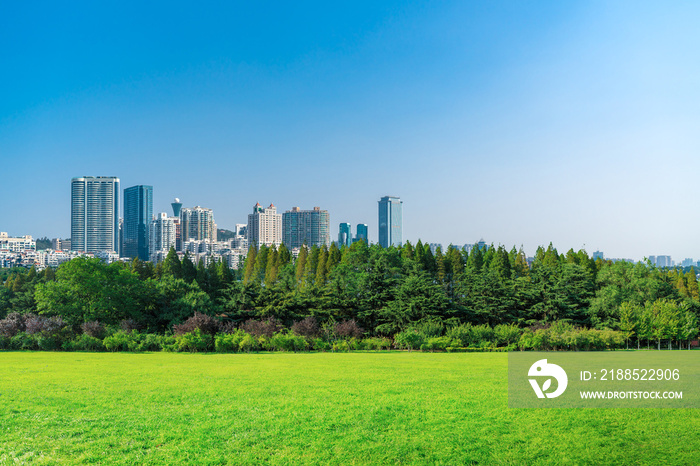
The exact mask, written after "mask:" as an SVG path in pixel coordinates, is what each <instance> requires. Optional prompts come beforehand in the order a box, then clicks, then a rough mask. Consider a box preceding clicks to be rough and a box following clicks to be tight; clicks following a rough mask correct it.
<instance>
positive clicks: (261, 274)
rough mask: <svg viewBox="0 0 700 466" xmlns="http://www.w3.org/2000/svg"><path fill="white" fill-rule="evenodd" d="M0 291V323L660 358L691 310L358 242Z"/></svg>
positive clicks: (602, 266)
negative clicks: (589, 335) (304, 329)
mask: <svg viewBox="0 0 700 466" xmlns="http://www.w3.org/2000/svg"><path fill="white" fill-rule="evenodd" d="M0 283H2V285H3V286H1V287H0V319H1V318H4V317H5V316H7V315H8V314H10V313H12V312H18V313H20V314H28V313H36V314H39V315H43V316H46V317H53V316H60V317H62V318H63V319H64V321H65V322H66V323H68V324H69V325H72V326H73V327H74V328H78V327H79V326H80V325H81V324H84V323H86V322H91V321H100V322H102V323H104V324H105V325H117V324H118V323H119V322H121V321H124V320H129V321H133V322H138V324H139V325H140V326H141V327H142V328H144V329H148V330H149V331H152V332H161V333H162V332H166V331H170V330H172V328H173V326H174V325H178V324H181V323H183V322H184V321H185V320H186V319H188V318H189V317H192V316H193V315H194V314H195V313H200V314H202V315H209V316H216V318H217V319H220V320H221V321H222V322H230V323H231V324H232V325H239V324H241V323H243V322H245V321H247V320H250V319H269V318H274V319H277V321H279V322H281V323H282V324H283V325H285V326H286V327H287V328H291V327H292V325H293V324H294V323H295V322H301V321H303V320H304V319H307V318H313V319H315V321H316V322H318V323H319V325H324V324H326V323H329V322H343V321H350V320H352V321H353V322H356V323H357V325H358V326H359V327H360V328H362V329H364V331H365V332H366V333H367V334H369V335H378V336H392V335H395V334H397V333H399V332H402V331H405V330H406V329H409V328H412V327H415V326H416V325H421V324H424V323H430V322H433V323H434V322H438V323H440V325H443V326H444V325H451V326H458V325H463V324H469V325H474V326H480V325H483V326H486V327H488V328H501V329H507V328H510V327H504V326H508V325H514V326H516V327H519V328H526V327H528V328H547V327H548V326H551V325H552V324H553V323H563V324H566V325H572V326H574V327H577V328H590V329H597V330H606V329H612V330H619V331H622V332H623V333H624V334H625V335H627V337H628V338H629V339H632V340H635V341H640V340H641V341H645V342H648V341H654V340H656V341H657V344H659V341H660V340H661V339H663V338H661V336H662V335H666V337H664V338H671V337H668V335H671V334H673V335H674V337H673V338H677V339H678V340H679V341H680V339H681V338H684V335H691V334H692V333H693V332H692V328H694V327H693V325H695V326H697V316H698V312H699V310H700V302H699V299H700V292H699V290H698V283H697V280H696V275H695V271H694V270H687V271H683V270H680V269H670V270H667V269H659V268H656V267H654V266H651V265H650V264H648V263H637V264H632V263H627V262H610V261H602V260H600V259H599V260H597V261H593V260H592V259H591V258H590V257H589V256H588V254H586V252H585V251H573V250H569V251H568V252H567V253H566V254H560V253H559V252H558V251H557V250H556V249H555V248H554V246H553V245H552V244H550V245H549V246H548V247H546V248H545V247H540V248H538V249H537V252H536V254H535V257H534V260H533V261H532V263H531V264H528V261H527V259H526V257H525V254H524V253H523V251H522V249H516V248H515V247H513V248H511V249H510V250H508V249H506V248H505V247H503V246H493V245H491V246H490V247H482V248H479V247H474V249H472V250H471V251H465V250H460V249H457V248H455V247H453V246H450V247H448V248H447V249H446V250H444V251H443V250H441V249H437V250H436V251H435V253H433V251H431V249H430V248H429V246H428V245H427V244H423V243H422V242H421V241H418V243H417V244H415V245H413V244H411V243H409V242H406V244H405V245H403V246H401V247H394V246H392V247H389V248H382V247H380V246H378V245H371V246H369V245H367V244H366V243H365V242H364V241H359V242H356V243H354V244H353V245H352V246H350V247H346V246H343V247H341V248H338V247H337V246H336V245H333V246H331V247H330V248H326V247H321V248H319V247H316V246H313V247H306V246H304V247H302V248H301V250H300V251H299V252H298V255H297V256H296V257H294V256H293V255H292V252H291V251H290V250H289V249H287V248H286V247H285V246H284V245H281V246H280V247H279V248H276V247H270V248H268V247H265V246H263V247H261V248H259V249H256V248H254V247H251V248H250V250H249V252H248V256H247V259H246V260H245V262H244V263H243V264H242V265H241V268H240V270H229V268H228V267H227V266H226V265H225V264H224V263H218V262H211V263H209V264H207V265H205V264H204V262H202V261H199V262H198V263H197V264H195V263H194V262H193V261H192V260H191V258H190V257H189V255H185V256H184V258H183V259H182V260H181V259H180V258H178V256H177V254H176V253H175V251H172V250H171V251H170V253H169V254H168V255H167V257H166V258H165V260H164V261H163V262H162V263H160V264H158V265H157V266H155V267H154V266H153V265H152V264H150V263H147V262H141V261H139V260H138V259H136V260H134V261H133V262H130V263H121V262H118V263H114V264H111V265H105V264H104V263H102V262H101V261H100V260H98V259H88V258H78V259H74V260H72V261H69V262H66V263H64V264H62V265H61V266H60V267H59V268H58V269H57V270H53V269H50V268H48V269H45V270H44V271H42V272H40V273H37V271H36V270H35V269H31V270H26V269H3V270H1V271H0ZM662 315H663V316H664V317H663V318H662V317H659V316H662ZM693 319H695V320H693ZM684 326H685V327H684ZM486 327H484V328H486ZM475 328H476V327H475ZM479 328H481V327H479ZM659 328H664V329H665V330H659ZM654 332H656V333H654ZM684 332H685V333H684Z"/></svg>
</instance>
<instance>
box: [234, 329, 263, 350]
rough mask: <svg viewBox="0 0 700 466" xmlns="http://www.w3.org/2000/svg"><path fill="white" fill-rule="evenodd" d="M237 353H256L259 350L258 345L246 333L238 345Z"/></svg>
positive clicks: (256, 341)
mask: <svg viewBox="0 0 700 466" xmlns="http://www.w3.org/2000/svg"><path fill="white" fill-rule="evenodd" d="M238 349H239V351H242V352H244V353H250V352H251V351H258V350H259V349H260V343H259V342H258V340H257V339H256V338H255V337H254V336H253V335H249V334H247V333H246V335H245V336H244V337H243V339H242V340H241V342H240V343H239V345H238Z"/></svg>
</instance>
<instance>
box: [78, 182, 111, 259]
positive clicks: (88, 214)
mask: <svg viewBox="0 0 700 466" xmlns="http://www.w3.org/2000/svg"><path fill="white" fill-rule="evenodd" d="M71 248H72V249H73V250H75V251H84V252H91V253H96V252H99V251H114V252H116V253H119V178H117V177H114V176H83V177H79V178H73V179H72V180H71Z"/></svg>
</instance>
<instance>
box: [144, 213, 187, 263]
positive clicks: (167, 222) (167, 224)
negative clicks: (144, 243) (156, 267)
mask: <svg viewBox="0 0 700 466" xmlns="http://www.w3.org/2000/svg"><path fill="white" fill-rule="evenodd" d="M179 224H180V219H179V218H177V217H168V214H166V213H165V212H161V213H160V214H158V215H157V216H156V217H155V218H154V219H153V221H151V224H150V228H149V252H150V256H149V259H150V260H151V262H158V259H157V258H158V257H164V256H165V255H167V253H168V251H169V250H170V248H174V247H175V245H176V240H177V225H179Z"/></svg>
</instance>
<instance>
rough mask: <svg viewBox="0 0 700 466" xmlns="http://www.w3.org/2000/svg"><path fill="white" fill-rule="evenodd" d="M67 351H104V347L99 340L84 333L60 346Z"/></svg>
mask: <svg viewBox="0 0 700 466" xmlns="http://www.w3.org/2000/svg"><path fill="white" fill-rule="evenodd" d="M62 347H63V349H64V350H67V351H104V350H105V345H104V344H103V343H102V340H100V339H99V338H96V337H93V336H90V335H88V334H86V333H83V334H82V335H78V337H76V338H75V339H74V340H67V341H65V342H64V343H63V345H62Z"/></svg>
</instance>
